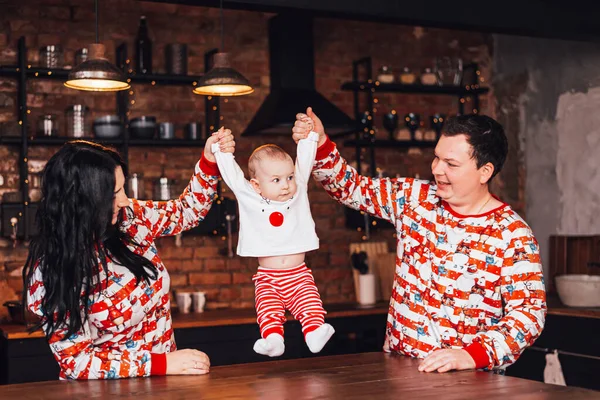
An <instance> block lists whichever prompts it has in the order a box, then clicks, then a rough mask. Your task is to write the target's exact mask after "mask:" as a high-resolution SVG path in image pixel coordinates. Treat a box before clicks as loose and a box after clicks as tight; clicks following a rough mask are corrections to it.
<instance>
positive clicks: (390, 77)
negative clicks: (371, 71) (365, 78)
mask: <svg viewBox="0 0 600 400" xmlns="http://www.w3.org/2000/svg"><path fill="white" fill-rule="evenodd" d="M377 80H378V81H379V82H381V83H394V73H393V72H392V69H391V68H390V67H388V66H387V65H382V66H381V68H379V73H378V74H377Z"/></svg>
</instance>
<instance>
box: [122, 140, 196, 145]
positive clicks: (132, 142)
mask: <svg viewBox="0 0 600 400" xmlns="http://www.w3.org/2000/svg"><path fill="white" fill-rule="evenodd" d="M205 143H206V141H205V140H204V139H201V140H189V139H129V146H149V147H203V146H204V144H205Z"/></svg>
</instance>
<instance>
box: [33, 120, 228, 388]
mask: <svg viewBox="0 0 600 400" xmlns="http://www.w3.org/2000/svg"><path fill="white" fill-rule="evenodd" d="M213 143H219V145H220V148H221V151H225V152H233V150H234V147H235V142H234V140H233V136H232V135H231V132H230V131H229V130H225V131H222V132H216V133H214V134H213V135H212V136H211V137H210V138H209V139H208V140H207V143H206V145H205V148H204V156H203V157H202V158H201V159H200V161H199V162H198V163H197V164H196V168H195V173H194V175H193V176H192V179H191V180H190V183H189V185H188V186H187V188H186V189H185V191H184V192H183V194H182V195H181V196H180V197H179V198H178V199H176V200H170V201H165V202H154V201H138V200H135V199H128V198H127V196H126V194H125V189H124V184H125V174H126V173H127V171H126V166H125V164H124V162H123V160H122V159H121V158H120V156H119V154H118V153H116V152H115V151H113V150H111V149H108V148H106V147H103V146H101V145H99V144H95V143H91V142H85V141H75V142H70V143H67V144H65V145H64V146H63V147H62V148H61V149H60V150H59V151H58V152H57V153H56V154H55V155H54V156H53V157H52V158H51V159H50V160H49V161H48V163H47V165H46V167H45V169H44V172H43V177H42V194H43V197H42V201H41V203H40V207H39V210H38V214H37V217H36V218H37V221H36V222H37V224H38V228H39V232H40V234H39V236H38V237H37V238H35V239H34V240H32V242H31V245H30V249H29V256H28V259H27V263H26V265H25V268H24V270H23V277H24V283H25V285H24V288H25V290H24V293H23V297H24V303H25V304H26V305H27V307H28V309H29V310H30V311H32V312H33V313H35V314H37V315H38V316H40V317H41V322H40V326H41V327H42V328H43V329H44V331H45V333H46V337H47V340H48V343H49V345H50V348H51V350H52V352H53V353H54V357H55V358H56V360H57V361H58V363H59V366H60V378H61V379H111V378H126V377H134V376H148V375H164V374H167V375H180V374H194V375H200V374H205V373H208V371H209V368H210V361H209V359H208V357H207V355H206V354H204V353H202V352H200V351H196V350H190V349H188V350H176V346H175V341H174V337H173V329H172V326H171V311H170V301H169V286H170V280H169V274H168V272H167V270H166V269H165V266H164V264H163V263H162V261H161V259H160V257H159V256H158V254H157V251H156V246H155V243H154V241H155V239H156V238H159V237H161V236H167V235H175V234H178V233H180V232H182V231H185V230H187V229H190V228H193V227H194V226H196V225H197V224H198V223H199V222H200V221H202V220H203V218H204V217H205V216H206V214H207V213H208V210H209V209H210V206H211V204H212V201H213V198H214V195H215V192H216V184H217V180H218V174H219V172H218V168H217V166H216V164H215V159H214V156H213V154H212V152H211V151H210V148H211V145H212V144H213Z"/></svg>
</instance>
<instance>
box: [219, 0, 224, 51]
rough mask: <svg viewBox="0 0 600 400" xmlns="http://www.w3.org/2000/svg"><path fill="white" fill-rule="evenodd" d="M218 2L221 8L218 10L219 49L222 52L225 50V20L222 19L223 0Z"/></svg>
mask: <svg viewBox="0 0 600 400" xmlns="http://www.w3.org/2000/svg"><path fill="white" fill-rule="evenodd" d="M219 3H220V7H219V9H220V10H221V11H220V14H221V15H220V16H221V50H220V52H221V53H223V52H225V35H224V32H225V22H224V19H223V0H220V2H219Z"/></svg>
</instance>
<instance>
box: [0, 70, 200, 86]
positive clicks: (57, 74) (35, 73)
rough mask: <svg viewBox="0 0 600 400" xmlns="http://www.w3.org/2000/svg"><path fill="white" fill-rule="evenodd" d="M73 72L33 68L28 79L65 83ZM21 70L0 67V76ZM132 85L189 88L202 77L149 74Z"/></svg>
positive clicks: (15, 73) (136, 78)
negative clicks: (188, 86)
mask: <svg viewBox="0 0 600 400" xmlns="http://www.w3.org/2000/svg"><path fill="white" fill-rule="evenodd" d="M70 71H71V70H69V69H64V68H39V67H31V68H28V69H27V77H28V78H32V79H49V80H58V81H64V80H66V79H67V77H68V76H69V72H70ZM18 75H19V68H18V67H17V66H14V65H5V66H0V76H14V77H16V76H18ZM127 77H128V78H129V79H130V80H131V81H130V82H131V83H141V84H151V85H153V84H156V85H174V86H177V85H179V86H187V85H193V84H194V83H196V82H197V81H198V79H200V78H201V77H200V76H189V75H170V74H148V75H135V74H130V75H128V76H127Z"/></svg>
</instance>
